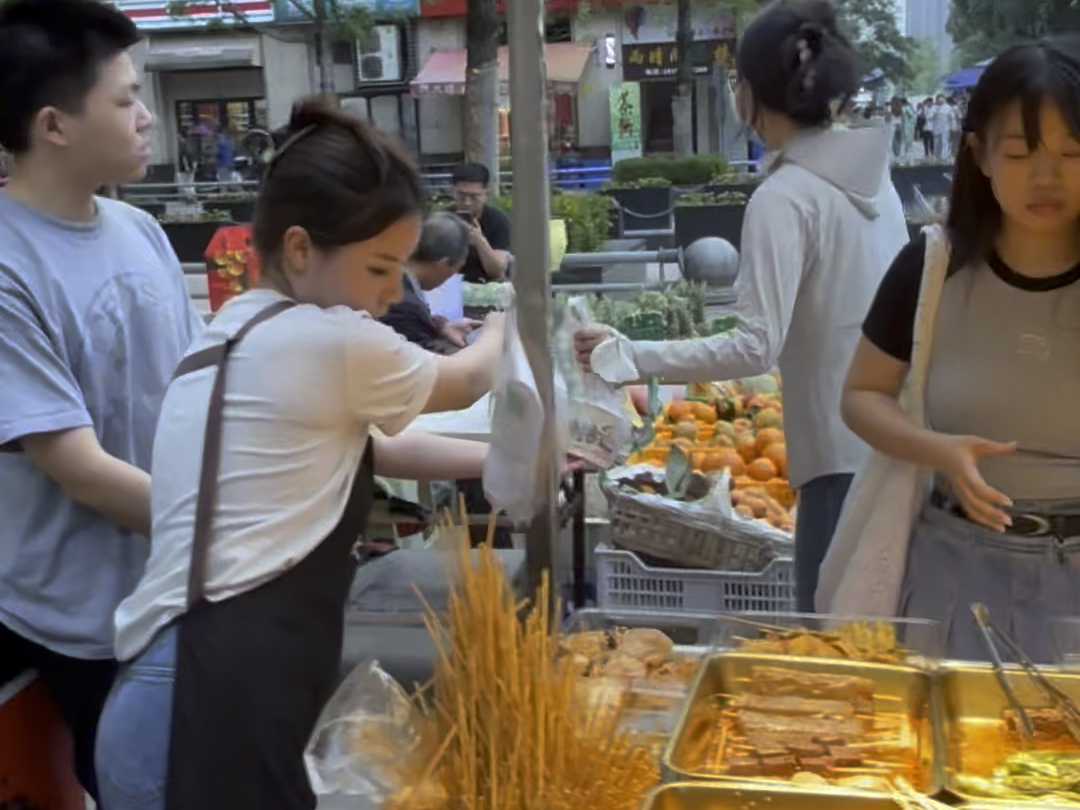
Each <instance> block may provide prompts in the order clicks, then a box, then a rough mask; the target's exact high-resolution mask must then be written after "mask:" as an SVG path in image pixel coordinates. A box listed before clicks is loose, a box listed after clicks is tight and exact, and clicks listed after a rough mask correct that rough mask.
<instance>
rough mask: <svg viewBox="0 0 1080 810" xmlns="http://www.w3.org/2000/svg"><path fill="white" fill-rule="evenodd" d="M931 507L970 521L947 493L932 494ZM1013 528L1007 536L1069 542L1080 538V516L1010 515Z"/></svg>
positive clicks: (934, 492) (1008, 528)
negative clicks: (1052, 538) (1054, 539)
mask: <svg viewBox="0 0 1080 810" xmlns="http://www.w3.org/2000/svg"><path fill="white" fill-rule="evenodd" d="M930 505H931V506H934V507H937V508H938V509H942V510H944V511H946V512H948V513H950V514H952V515H955V516H956V517H959V518H963V519H964V520H968V516H967V515H966V514H964V510H963V509H962V508H961V506H960V504H958V503H957V502H956V499H955V498H953V497H952V496H951V495H949V494H948V493H946V492H942V491H941V490H940V489H935V490H934V491H933V492H932V493H931V494H930ZM1010 517H1011V518H1012V521H1013V522H1012V526H1009V527H1007V528H1006V529H1005V533H1006V534H1011V535H1015V536H1016V537H1054V538H1057V539H1059V540H1067V539H1069V538H1072V537H1080V515H1036V514H1031V513H1025V514H1014V515H1010Z"/></svg>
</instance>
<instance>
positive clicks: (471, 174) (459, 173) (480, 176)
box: [451, 163, 491, 188]
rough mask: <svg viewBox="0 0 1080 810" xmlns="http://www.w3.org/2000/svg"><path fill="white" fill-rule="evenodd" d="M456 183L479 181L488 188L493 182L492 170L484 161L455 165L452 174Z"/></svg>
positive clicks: (452, 178)
mask: <svg viewBox="0 0 1080 810" xmlns="http://www.w3.org/2000/svg"><path fill="white" fill-rule="evenodd" d="M451 180H452V181H453V183H454V185H457V184H458V183H479V184H480V185H482V186H484V188H487V186H488V185H489V184H490V183H491V172H490V171H488V167H487V166H485V165H484V164H483V163H462V164H460V165H458V166H455V167H454V173H453V174H452V175H451Z"/></svg>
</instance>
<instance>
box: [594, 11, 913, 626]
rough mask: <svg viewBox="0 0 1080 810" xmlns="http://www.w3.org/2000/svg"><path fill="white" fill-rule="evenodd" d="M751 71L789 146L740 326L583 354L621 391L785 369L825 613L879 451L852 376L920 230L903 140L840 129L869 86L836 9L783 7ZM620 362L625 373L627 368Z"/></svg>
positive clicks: (744, 284) (783, 145) (774, 133)
mask: <svg viewBox="0 0 1080 810" xmlns="http://www.w3.org/2000/svg"><path fill="white" fill-rule="evenodd" d="M778 57H779V58H778ZM737 69H738V80H739V84H738V88H737V91H736V102H737V104H738V108H739V114H740V116H741V117H742V119H743V120H744V121H745V122H746V123H747V124H748V125H750V126H751V127H753V129H754V130H756V131H757V133H758V135H759V136H760V138H761V139H762V140H763V141H764V142H765V143H766V144H767V146H768V147H769V149H770V150H771V151H775V152H778V157H777V159H776V160H775V161H774V162H773V163H772V166H771V168H770V171H769V176H768V178H767V179H766V180H765V181H764V182H763V183H762V184H761V187H760V188H759V189H758V190H757V192H756V193H755V194H754V195H753V198H752V199H751V200H750V204H749V206H748V207H747V211H746V219H745V222H744V225H743V232H742V251H743V252H742V259H741V262H740V266H739V277H738V281H737V282H736V290H737V293H738V300H739V304H738V314H739V326H738V328H737V330H736V331H735V333H734V334H731V335H724V336H716V337H710V338H701V339H696V340H684V341H671V342H648V341H636V342H631V341H629V340H626V339H625V338H623V337H621V336H618V335H612V334H611V333H609V332H607V331H606V330H596V329H592V330H585V331H583V332H580V333H579V334H578V335H577V336H576V340H575V343H576V350H577V353H578V358H579V361H580V362H581V363H582V364H583V365H585V366H586V367H588V368H592V369H593V370H594V371H596V372H597V373H598V374H600V376H602V377H606V378H608V379H610V380H611V381H612V382H627V381H629V380H628V378H629V377H635V378H637V379H643V378H647V377H650V376H656V377H660V378H662V379H664V380H666V381H669V382H690V381H708V380H712V381H720V380H729V379H738V378H742V377H749V376H753V375H757V374H762V373H765V372H768V371H770V370H771V369H773V368H774V367H776V366H777V365H779V369H780V374H781V377H782V378H783V381H784V397H785V414H786V423H787V424H786V433H787V447H788V456H789V477H790V479H791V483H792V486H794V487H796V488H798V490H799V496H800V499H799V509H798V517H797V521H796V532H795V535H796V569H797V583H798V604H799V609H800V610H806V611H809V610H812V609H813V599H814V591H815V589H816V585H817V575H818V569H819V567H820V566H821V561H822V559H823V558H824V555H825V552H826V550H827V549H828V545H829V541H830V540H831V538H832V534H833V531H834V529H835V526H836V522H837V520H838V519H839V515H840V510H841V507H842V505H843V501H844V496H845V495H846V494H847V489H848V486H849V484H850V483H851V478H852V475H853V474H854V471H855V470H856V469H857V468H858V467H859V465H860V464H861V462H862V461H863V459H864V458H865V455H866V448H865V446H864V445H863V444H862V443H861V442H860V441H859V440H858V439H857V438H856V437H855V436H854V435H853V434H852V433H851V432H850V431H849V430H848V429H847V428H846V427H845V426H844V424H843V422H842V421H841V419H840V391H841V387H842V385H843V382H844V374H845V371H846V369H847V366H848V364H849V363H850V361H851V356H852V353H853V352H854V349H855V344H856V342H857V341H858V338H859V326H860V323H861V322H862V319H863V317H864V316H865V315H866V311H867V309H868V307H869V305H870V302H871V300H872V299H873V296H874V292H875V289H876V287H877V284H878V282H879V281H880V280H881V277H882V275H883V274H884V272H885V270H886V268H887V267H888V266H889V264H890V262H891V261H892V260H893V258H894V257H895V256H896V254H897V252H898V251H899V250H900V249H901V248H902V247H903V245H904V244H905V243H906V241H907V226H906V224H905V222H904V213H903V206H902V205H901V203H900V199H899V197H898V196H897V194H896V191H895V189H894V188H893V186H892V183H891V181H890V179H889V155H890V146H891V132H890V131H889V130H888V129H887V128H870V129H858V130H847V129H843V128H840V127H834V126H833V118H834V115H835V113H836V111H838V110H840V109H842V108H843V107H844V106H845V104H846V102H847V101H848V100H849V99H850V97H851V96H852V95H853V94H854V93H855V91H856V90H857V88H858V83H859V70H858V66H857V59H856V56H855V53H854V51H853V50H852V47H851V45H850V43H849V42H848V41H847V40H846V39H845V37H844V35H843V34H841V33H840V30H839V26H838V23H837V18H836V13H835V11H834V9H833V7H832V6H831V5H830V4H829V3H827V2H825V1H824V0H780V2H776V3H774V4H772V5H770V6H769V7H767V8H766V9H765V10H764V11H762V12H761V13H760V14H759V15H758V16H757V17H756V18H755V19H754V21H753V22H752V23H751V24H750V25H749V26H748V27H747V29H746V31H745V33H744V34H743V36H742V39H741V40H740V43H739V50H738V57H737ZM616 359H617V360H621V361H623V362H612V360H616ZM626 361H629V362H626ZM631 365H632V367H633V371H632V372H630V370H629V368H630V366H631ZM616 366H622V368H623V369H625V370H626V371H625V373H624V374H618V373H613V372H614V369H615V367H616ZM613 378H614V379H613Z"/></svg>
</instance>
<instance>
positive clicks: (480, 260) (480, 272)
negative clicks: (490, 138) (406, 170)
mask: <svg viewBox="0 0 1080 810" xmlns="http://www.w3.org/2000/svg"><path fill="white" fill-rule="evenodd" d="M453 182H454V204H455V205H456V206H457V212H458V216H459V217H460V218H461V219H462V220H463V221H464V222H465V224H466V225H468V226H469V241H470V247H469V257H468V259H467V260H466V261H465V266H464V268H463V269H462V275H463V276H464V277H465V280H466V281H469V282H472V283H473V284H484V283H486V282H488V281H501V280H503V279H504V278H506V275H507V273H508V272H509V269H510V266H511V264H512V258H511V256H510V217H508V216H507V215H506V214H504V213H503V212H502V211H500V210H499V209H498V208H495V207H494V206H491V205H488V204H487V202H488V188H489V186H490V185H491V173H490V172H489V171H488V170H487V167H485V166H483V165H481V164H479V163H463V164H461V165H460V166H458V167H457V168H456V169H454V173H453Z"/></svg>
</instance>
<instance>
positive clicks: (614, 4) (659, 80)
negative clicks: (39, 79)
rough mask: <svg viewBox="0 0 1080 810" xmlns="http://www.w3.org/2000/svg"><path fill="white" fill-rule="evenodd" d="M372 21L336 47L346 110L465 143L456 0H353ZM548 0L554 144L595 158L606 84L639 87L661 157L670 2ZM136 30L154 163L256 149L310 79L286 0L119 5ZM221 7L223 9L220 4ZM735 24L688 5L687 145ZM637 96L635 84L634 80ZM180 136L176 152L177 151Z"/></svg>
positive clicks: (449, 153) (705, 125)
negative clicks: (690, 125)
mask: <svg viewBox="0 0 1080 810" xmlns="http://www.w3.org/2000/svg"><path fill="white" fill-rule="evenodd" d="M353 1H354V2H363V3H365V4H366V5H367V6H368V7H369V8H370V9H371V11H372V12H373V14H374V16H375V20H376V25H375V27H374V29H373V30H372V31H371V32H370V33H369V35H368V36H367V37H365V38H364V41H363V42H358V43H355V44H353V43H349V44H338V45H336V46H335V47H334V54H333V61H334V64H333V66H332V68H331V70H332V72H333V83H334V87H335V90H336V91H337V92H338V93H339V94H340V95H341V96H342V98H343V103H344V104H345V106H346V107H348V108H349V109H351V110H353V111H354V112H355V113H357V114H359V115H361V116H363V117H365V118H368V119H369V120H371V121H373V122H374V123H375V124H376V125H378V126H380V127H381V128H383V129H386V130H388V131H390V132H393V133H395V134H397V135H398V136H399V137H401V138H402V140H403V141H404V142H405V143H406V144H408V145H409V146H410V147H412V148H413V149H414V150H415V151H416V152H417V153H418V154H420V155H421V156H423V157H424V158H425V159H426V160H428V161H429V162H450V161H452V160H456V159H458V157H459V156H460V154H461V152H462V149H463V122H464V110H463V103H464V102H463V95H464V88H465V63H466V57H465V13H466V0H353ZM589 2H590V9H589V11H588V13H580V12H579V9H578V0H548V2H547V25H546V30H545V39H546V42H547V45H546V55H545V59H546V67H547V74H548V89H549V93H548V105H547V110H546V112H545V118H546V120H547V122H548V126H549V134H550V140H551V144H552V149H553V150H555V151H566V152H577V153H583V154H590V155H606V154H608V153H609V152H610V149H611V144H612V142H611V120H612V114H611V109H610V107H611V101H610V99H611V97H612V89H613V88H620V87H622V86H624V85H625V84H626V83H631V82H632V83H638V84H639V85H640V93H639V97H640V105H639V106H640V109H639V113H640V119H641V120H640V122H639V124H640V132H641V142H642V147H643V150H644V151H646V152H665V151H670V149H671V142H672V123H673V122H672V120H671V97H672V95H673V93H674V89H675V82H674V73H675V65H676V63H677V53H676V50H675V43H674V40H675V19H674V11H673V9H672V8H670V7H666V6H656V5H652V4H650V3H645V4H643V5H640V6H639V5H634V4H632V3H630V2H628V0H589ZM116 5H117V6H118V7H119V8H120V9H121V10H122V11H123V12H124V13H125V14H127V15H128V16H129V17H131V18H132V19H133V20H134V21H135V22H136V23H137V24H138V25H139V27H140V29H141V30H142V31H143V32H144V34H145V38H144V40H143V41H142V42H141V43H140V45H139V46H138V47H137V48H136V50H135V59H136V62H137V64H138V66H139V67H140V68H141V70H142V72H143V84H144V87H145V91H144V92H145V99H146V102H147V104H148V106H149V107H150V108H151V110H152V111H153V112H154V114H155V115H156V116H157V118H158V122H159V125H158V127H157V128H156V130H155V132H154V135H153V142H152V150H153V162H154V163H155V164H161V165H163V166H164V165H171V164H174V163H175V162H176V161H177V158H178V156H179V153H180V151H181V149H182V148H185V149H188V150H191V149H192V148H193V147H192V144H194V151H195V152H196V153H198V156H199V157H200V158H201V159H202V162H203V163H204V164H210V163H212V160H211V154H212V153H213V152H214V151H215V149H216V146H215V141H216V139H217V138H218V137H219V134H220V133H221V132H226V133H228V135H229V137H230V138H231V139H232V140H233V141H234V143H235V144H236V149H237V152H238V153H239V154H243V152H244V150H245V149H247V148H248V147H249V145H250V146H251V148H259V147H260V146H261V145H262V144H263V143H264V142H263V141H261V140H259V133H263V132H267V131H272V130H274V129H277V128H279V127H281V126H282V125H284V124H285V123H286V121H287V120H288V115H289V111H290V109H291V107H292V104H293V102H294V101H295V100H296V99H297V98H299V97H302V96H304V95H307V94H310V93H312V92H314V91H315V90H316V89H317V88H318V87H319V86H320V82H319V74H320V67H319V65H318V61H317V59H316V52H315V48H314V43H313V36H312V31H313V26H312V25H311V24H310V21H309V20H307V19H305V16H304V15H303V13H302V12H298V10H297V8H296V4H295V2H294V1H293V0H237V2H234V3H228V4H224V3H218V2H209V0H208V1H207V2H201V0H198V2H196V0H193V2H192V3H191V4H190V5H189V6H187V7H186V8H185V9H184V11H183V13H182V14H179V15H177V14H175V13H174V14H170V13H169V10H170V8H175V6H170V4H168V3H167V2H166V0H119V1H118V2H117V3H116ZM223 9H227V10H223ZM734 37H735V32H734V30H733V28H732V26H731V25H730V23H728V22H727V21H724V20H718V18H717V14H716V11H715V7H712V6H711V5H710V4H702V8H698V7H696V6H695V13H694V39H695V43H694V50H693V52H692V57H691V58H692V64H693V69H694V74H695V81H694V85H695V86H694V93H695V98H694V119H695V139H696V146H697V149H698V151H713V150H715V148H716V143H715V141H716V139H717V136H716V133H715V131H714V130H715V126H714V122H715V120H716V104H717V103H718V101H717V100H718V96H719V93H718V88H717V83H718V81H723V80H725V79H726V74H727V70H728V69H729V67H730V59H731V53H732V51H733V48H734ZM500 45H501V46H502V47H501V48H500V79H501V81H500V103H499V107H500V133H501V135H502V136H503V138H504V139H505V140H506V141H507V143H508V141H509V130H510V122H511V120H512V117H513V111H512V110H511V109H510V103H509V91H508V78H509V77H508V71H507V67H506V63H507V58H506V41H505V26H504V33H503V35H502V41H501V42H500ZM635 90H636V88H635ZM181 143H184V144H185V146H184V147H181Z"/></svg>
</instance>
